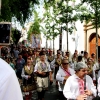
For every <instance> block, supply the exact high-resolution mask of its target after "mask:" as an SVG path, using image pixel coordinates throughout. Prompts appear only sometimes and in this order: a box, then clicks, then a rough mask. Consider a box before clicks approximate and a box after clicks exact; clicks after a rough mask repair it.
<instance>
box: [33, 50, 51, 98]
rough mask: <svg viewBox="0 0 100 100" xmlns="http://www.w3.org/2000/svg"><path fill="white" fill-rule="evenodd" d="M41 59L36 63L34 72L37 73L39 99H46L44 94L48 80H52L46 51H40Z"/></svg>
mask: <svg viewBox="0 0 100 100" xmlns="http://www.w3.org/2000/svg"><path fill="white" fill-rule="evenodd" d="M39 56H40V61H39V62H37V63H36V65H35V68H34V72H35V74H36V75H37V79H36V80H37V81H36V83H37V92H38V99H39V100H44V95H45V92H46V90H47V89H48V80H50V82H52V81H53V80H52V72H51V68H50V64H49V62H47V60H46V56H45V52H43V51H41V52H40V53H39Z"/></svg>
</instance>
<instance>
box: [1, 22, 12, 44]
mask: <svg viewBox="0 0 100 100" xmlns="http://www.w3.org/2000/svg"><path fill="white" fill-rule="evenodd" d="M10 35H11V23H10V22H1V23H0V45H9V43H10Z"/></svg>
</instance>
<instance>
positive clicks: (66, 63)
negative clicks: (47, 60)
mask: <svg viewBox="0 0 100 100" xmlns="http://www.w3.org/2000/svg"><path fill="white" fill-rule="evenodd" d="M62 67H63V68H64V69H67V68H68V67H69V61H68V60H67V59H63V60H62Z"/></svg>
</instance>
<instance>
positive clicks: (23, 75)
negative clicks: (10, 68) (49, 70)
mask: <svg viewBox="0 0 100 100" xmlns="http://www.w3.org/2000/svg"><path fill="white" fill-rule="evenodd" d="M21 76H22V78H25V79H28V77H29V75H25V72H24V68H23V69H22V73H21Z"/></svg>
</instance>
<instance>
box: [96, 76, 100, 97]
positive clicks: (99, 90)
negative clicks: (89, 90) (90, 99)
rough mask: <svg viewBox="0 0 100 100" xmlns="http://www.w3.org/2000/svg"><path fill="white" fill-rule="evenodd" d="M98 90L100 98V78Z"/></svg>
mask: <svg viewBox="0 0 100 100" xmlns="http://www.w3.org/2000/svg"><path fill="white" fill-rule="evenodd" d="M97 89H98V96H100V77H99V78H98V86H97Z"/></svg>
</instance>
